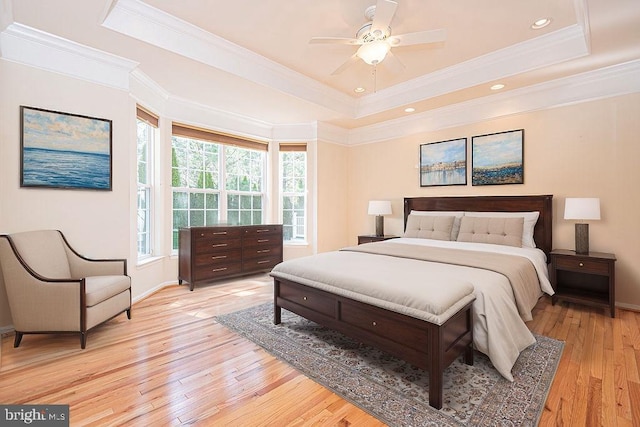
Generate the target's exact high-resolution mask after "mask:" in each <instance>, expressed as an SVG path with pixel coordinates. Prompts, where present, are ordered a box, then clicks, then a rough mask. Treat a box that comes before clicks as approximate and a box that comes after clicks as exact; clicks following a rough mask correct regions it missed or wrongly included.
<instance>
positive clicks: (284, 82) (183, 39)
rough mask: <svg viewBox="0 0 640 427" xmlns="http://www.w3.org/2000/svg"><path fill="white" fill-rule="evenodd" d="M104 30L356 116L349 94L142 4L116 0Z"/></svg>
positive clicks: (106, 19)
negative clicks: (109, 30)
mask: <svg viewBox="0 0 640 427" xmlns="http://www.w3.org/2000/svg"><path fill="white" fill-rule="evenodd" d="M102 26H104V27H106V28H109V29H111V30H114V31H117V32H119V33H122V34H125V35H128V36H130V37H133V38H136V39H138V40H142V41H145V42H147V43H150V44H152V45H155V46H158V47H160V48H163V49H166V50H168V51H170V52H174V53H176V54H178V55H181V56H184V57H186V58H189V59H192V60H195V61H198V62H201V63H203V64H206V65H210V66H212V67H215V68H217V69H220V70H223V71H226V72H229V73H232V74H234V75H236V76H239V77H242V78H244V79H247V80H249V81H252V82H254V83H258V84H260V85H263V86H267V87H270V88H272V89H277V90H279V91H281V92H283V93H286V94H288V95H292V96H295V97H297V98H300V99H304V100H306V101H310V102H313V103H315V104H317V105H320V106H323V107H325V108H329V109H331V110H333V111H337V112H340V113H342V114H345V115H347V116H349V117H353V115H354V101H353V98H351V97H350V96H347V95H345V94H343V93H342V92H340V91H337V90H335V89H333V88H331V87H329V86H326V85H324V84H322V83H319V82H317V81H316V80H313V79H311V78H309V77H307V76H304V75H302V74H300V73H297V72H295V71H293V70H291V69H289V68H287V67H284V66H282V65H280V64H278V63H276V62H274V61H271V60H269V59H267V58H265V57H263V56H261V55H258V54H256V53H254V52H252V51H250V50H248V49H246V48H243V47H241V46H238V45H236V44H234V43H231V42H229V41H228V40H225V39H223V38H222V37H218V36H216V35H215V34H211V33H209V32H207V31H204V30H203V29H201V28H199V27H197V26H195V25H192V24H190V23H188V22H185V21H183V20H181V19H178V18H176V17H175V16H172V15H170V14H168V13H165V12H163V11H161V10H159V9H156V8H154V7H152V6H149V5H147V4H145V3H143V2H142V1H139V0H119V1H118V2H117V3H116V4H115V5H114V6H113V7H112V8H111V9H110V10H109V12H108V14H107V16H106V18H105V19H104V21H103V23H102Z"/></svg>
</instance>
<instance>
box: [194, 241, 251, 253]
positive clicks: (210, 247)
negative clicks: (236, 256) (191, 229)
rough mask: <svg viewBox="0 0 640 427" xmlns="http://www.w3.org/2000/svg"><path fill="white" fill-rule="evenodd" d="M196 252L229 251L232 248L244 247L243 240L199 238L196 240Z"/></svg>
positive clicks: (239, 248)
mask: <svg viewBox="0 0 640 427" xmlns="http://www.w3.org/2000/svg"><path fill="white" fill-rule="evenodd" d="M195 246H196V253H207V254H211V253H220V252H228V251H230V250H232V249H238V250H241V249H242V240H240V239H215V238H203V239H197V240H196V242H195Z"/></svg>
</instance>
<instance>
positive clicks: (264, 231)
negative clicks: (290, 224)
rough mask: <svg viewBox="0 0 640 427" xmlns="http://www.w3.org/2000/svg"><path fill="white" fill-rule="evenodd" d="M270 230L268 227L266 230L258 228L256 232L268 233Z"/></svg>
mask: <svg viewBox="0 0 640 427" xmlns="http://www.w3.org/2000/svg"><path fill="white" fill-rule="evenodd" d="M268 231H270V230H269V229H268V228H265V229H264V230H256V233H266V232H268Z"/></svg>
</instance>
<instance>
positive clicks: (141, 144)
mask: <svg viewBox="0 0 640 427" xmlns="http://www.w3.org/2000/svg"><path fill="white" fill-rule="evenodd" d="M136 115H137V147H138V150H137V151H138V155H137V173H136V176H137V246H138V258H145V257H149V256H151V255H153V238H152V236H153V232H152V230H153V229H152V226H153V221H152V218H153V154H154V153H153V146H154V141H155V138H156V132H157V129H158V117H157V116H154V115H153V114H151V113H149V112H148V111H146V110H144V109H142V108H141V107H137V109H136Z"/></svg>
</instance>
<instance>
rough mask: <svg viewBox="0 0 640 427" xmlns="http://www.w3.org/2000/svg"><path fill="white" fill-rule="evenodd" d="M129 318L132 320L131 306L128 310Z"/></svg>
mask: <svg viewBox="0 0 640 427" xmlns="http://www.w3.org/2000/svg"><path fill="white" fill-rule="evenodd" d="M127 319H129V320H131V308H129V309H128V310H127Z"/></svg>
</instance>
